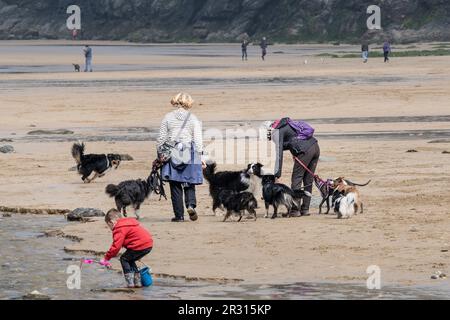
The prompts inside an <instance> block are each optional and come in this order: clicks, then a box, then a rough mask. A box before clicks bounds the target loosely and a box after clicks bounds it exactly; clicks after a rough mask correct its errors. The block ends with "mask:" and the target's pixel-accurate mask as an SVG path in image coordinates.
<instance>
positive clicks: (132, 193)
mask: <svg viewBox="0 0 450 320" xmlns="http://www.w3.org/2000/svg"><path fill="white" fill-rule="evenodd" d="M152 191H153V187H152V181H151V176H150V177H148V179H147V180H141V179H137V180H127V181H123V182H121V183H119V184H118V185H114V184H109V185H107V186H106V189H105V192H106V194H108V195H109V196H110V197H111V198H112V197H114V200H115V201H116V207H117V210H119V211H120V212H122V213H123V215H124V216H125V217H126V216H127V207H128V206H132V207H133V209H134V214H135V215H136V218H137V219H138V220H139V218H140V216H139V209H140V208H141V204H142V203H143V202H144V201H145V199H146V198H147V197H148V196H149V195H150V194H151V192H152Z"/></svg>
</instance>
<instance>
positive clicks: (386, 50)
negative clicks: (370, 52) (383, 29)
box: [383, 40, 391, 63]
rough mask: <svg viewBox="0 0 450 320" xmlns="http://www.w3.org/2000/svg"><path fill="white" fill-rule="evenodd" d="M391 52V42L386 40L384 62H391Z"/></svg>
mask: <svg viewBox="0 0 450 320" xmlns="http://www.w3.org/2000/svg"><path fill="white" fill-rule="evenodd" d="M390 53H391V44H390V43H389V41H387V40H386V41H385V42H384V44H383V54H384V63H386V62H389V54H390Z"/></svg>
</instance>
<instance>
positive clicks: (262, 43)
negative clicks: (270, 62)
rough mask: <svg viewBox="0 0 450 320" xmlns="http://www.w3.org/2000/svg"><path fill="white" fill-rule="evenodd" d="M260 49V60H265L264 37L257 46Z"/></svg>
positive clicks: (265, 43) (265, 41) (265, 44)
mask: <svg viewBox="0 0 450 320" xmlns="http://www.w3.org/2000/svg"><path fill="white" fill-rule="evenodd" d="M259 46H260V47H261V59H263V60H265V59H264V58H265V56H266V55H267V40H266V37H263V38H262V40H261V43H260V44H259Z"/></svg>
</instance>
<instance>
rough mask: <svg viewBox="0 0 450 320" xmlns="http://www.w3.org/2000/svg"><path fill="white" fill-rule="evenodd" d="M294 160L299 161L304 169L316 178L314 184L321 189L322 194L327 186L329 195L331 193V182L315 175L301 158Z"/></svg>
mask: <svg viewBox="0 0 450 320" xmlns="http://www.w3.org/2000/svg"><path fill="white" fill-rule="evenodd" d="M294 160H295V161H297V162H298V163H299V164H300V165H301V166H302V167H303V169H305V170H306V171H307V172H308V173H309V174H310V175H312V176H313V178H314V183H315V184H316V187H317V189H319V191H320V193H322V188H323V187H324V186H326V188H327V193H328V192H329V188H330V187H331V184H330V181H329V180H326V181H325V180H323V179H321V178H320V177H319V175H318V174H315V173H314V172H312V171H311V170H310V169H309V168H308V167H307V166H306V165H305V164H304V163H303V161H301V160H300V159H299V158H297V157H296V156H294Z"/></svg>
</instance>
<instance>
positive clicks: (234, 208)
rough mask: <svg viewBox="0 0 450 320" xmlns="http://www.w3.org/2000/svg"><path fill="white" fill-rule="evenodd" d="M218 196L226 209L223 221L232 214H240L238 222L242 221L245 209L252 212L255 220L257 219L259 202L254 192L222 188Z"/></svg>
mask: <svg viewBox="0 0 450 320" xmlns="http://www.w3.org/2000/svg"><path fill="white" fill-rule="evenodd" d="M218 197H219V199H220V202H221V203H222V205H223V207H224V208H225V210H226V214H225V217H224V218H223V222H225V221H226V220H227V219H228V218H229V217H230V216H231V215H232V214H235V215H238V216H239V220H238V222H240V221H241V220H242V217H243V215H244V212H245V211H247V212H248V213H249V214H251V215H252V216H253V220H255V221H256V208H257V207H258V202H257V201H256V198H255V196H254V195H253V194H252V193H250V192H235V191H231V190H221V191H219V193H218Z"/></svg>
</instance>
